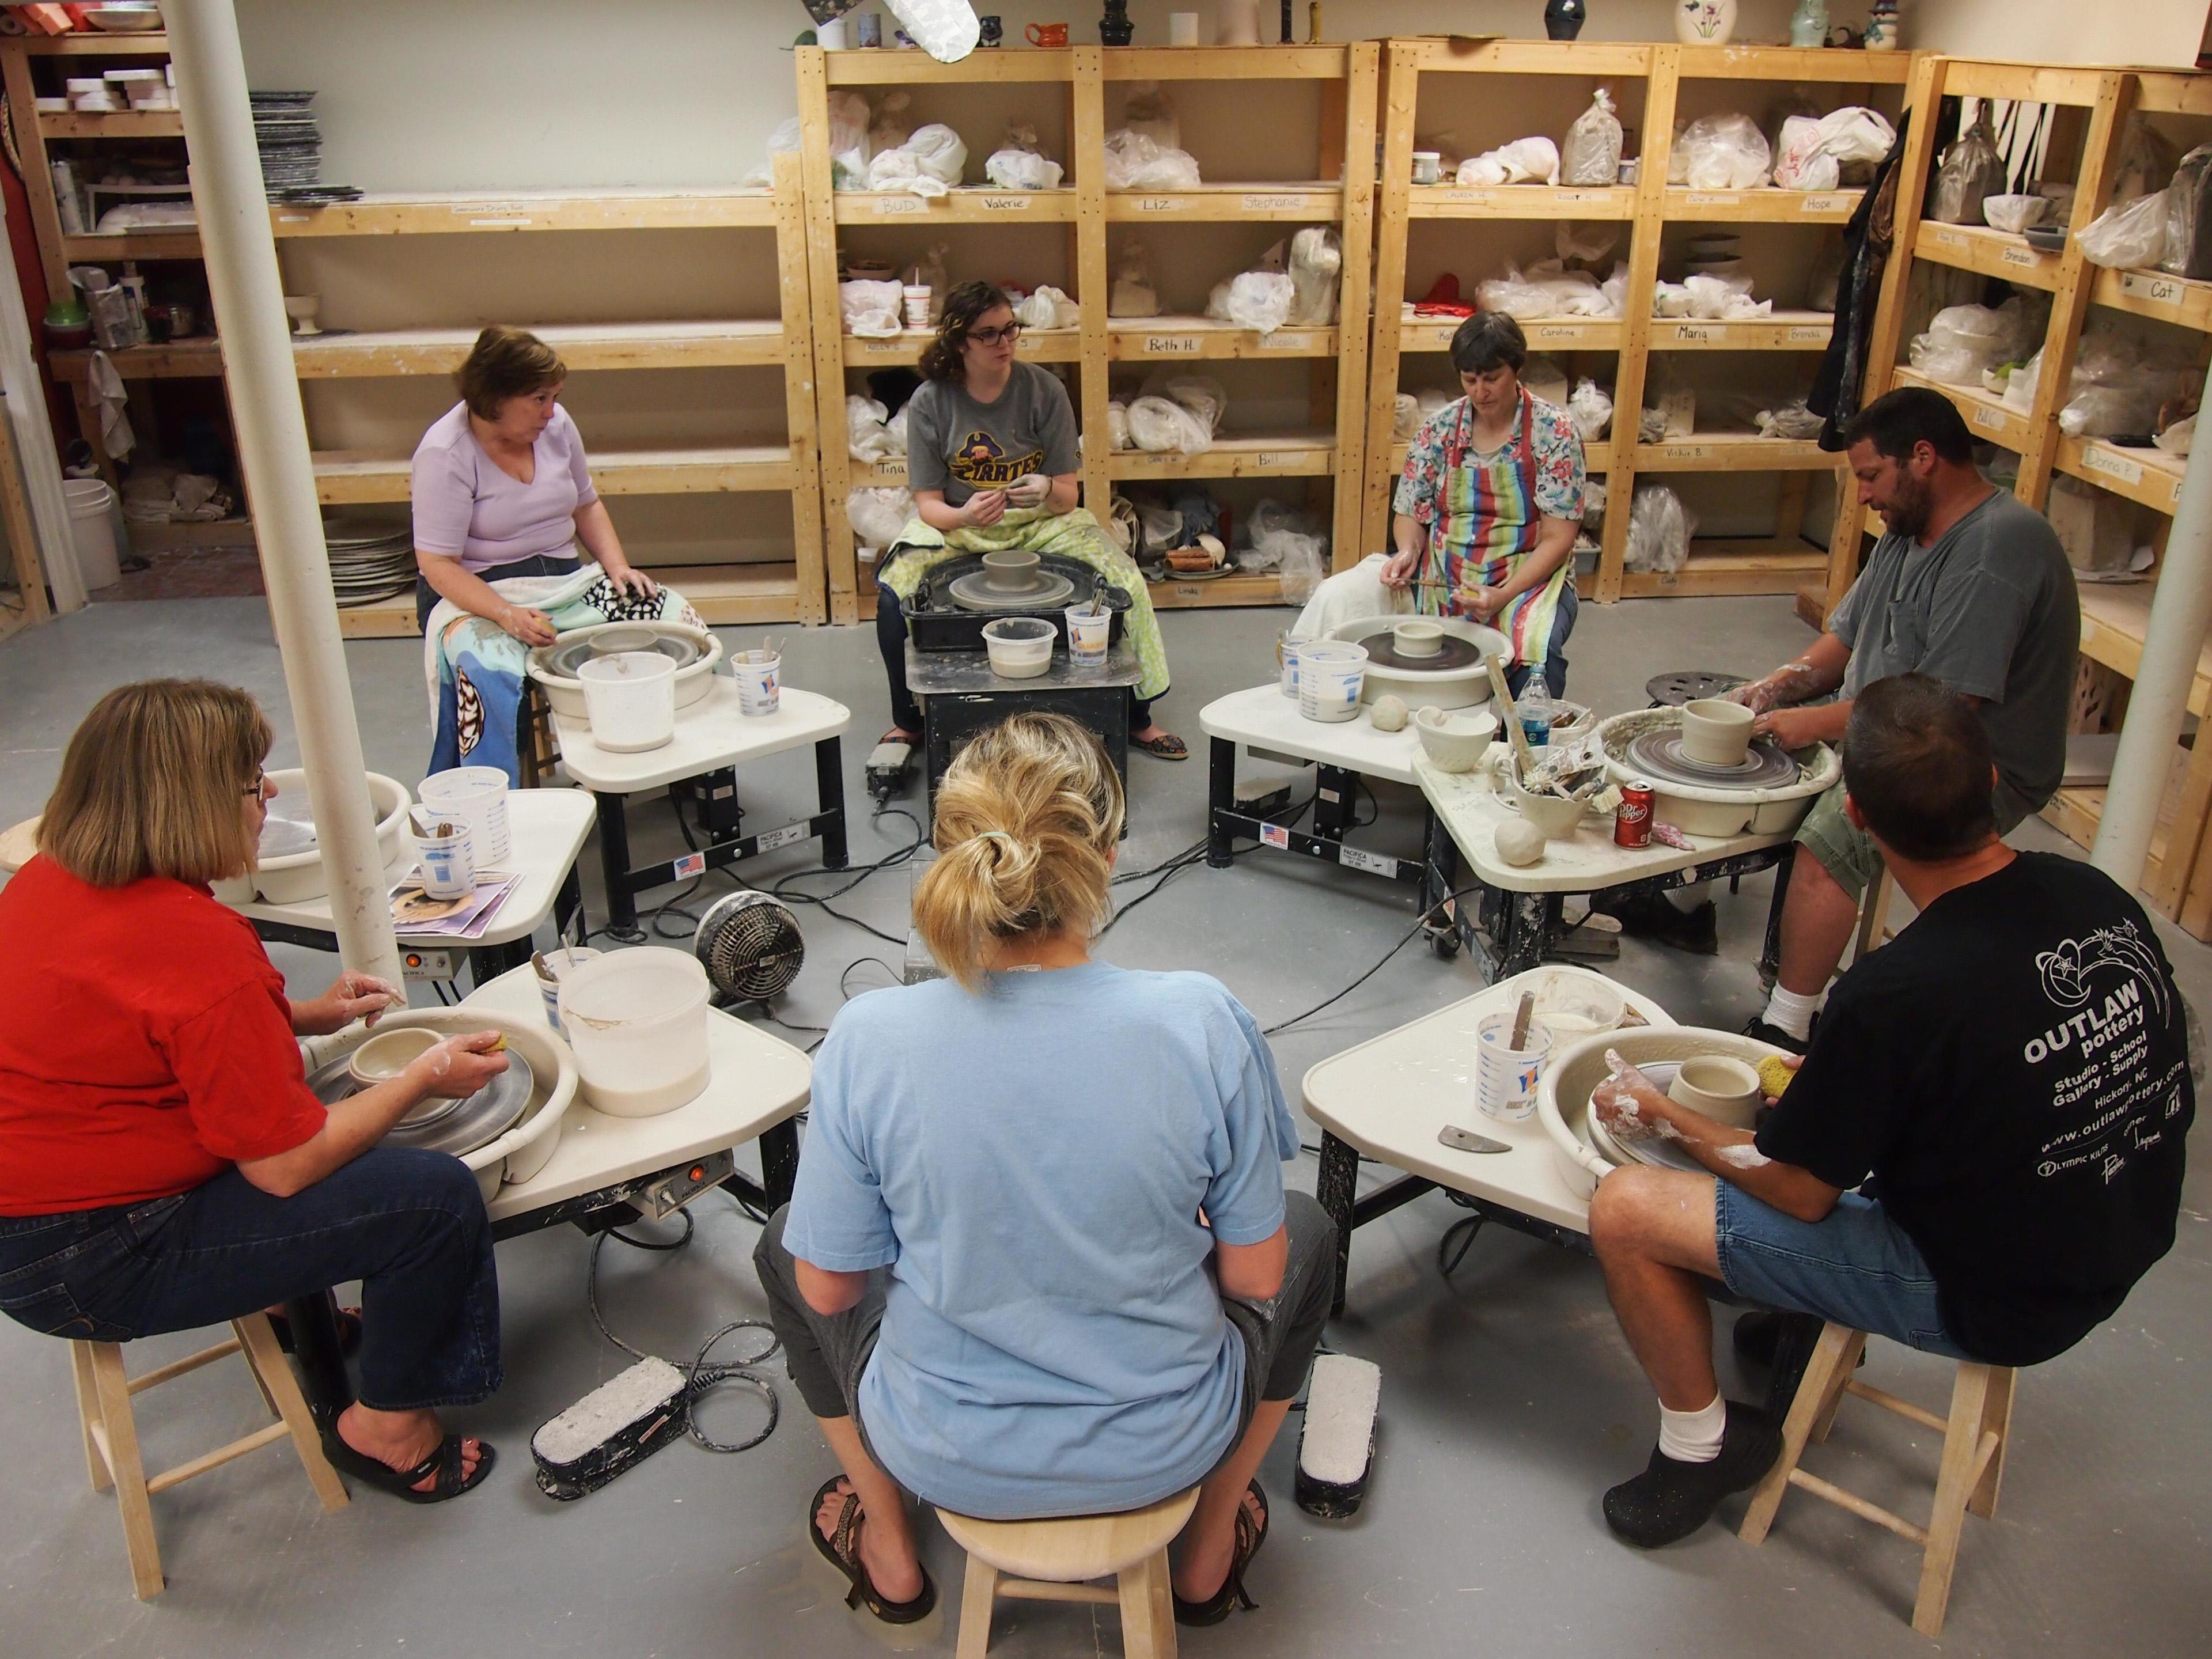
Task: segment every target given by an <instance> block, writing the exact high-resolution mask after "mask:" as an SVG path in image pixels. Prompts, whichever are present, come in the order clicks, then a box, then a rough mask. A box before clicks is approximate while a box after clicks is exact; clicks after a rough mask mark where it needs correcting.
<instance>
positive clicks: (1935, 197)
mask: <svg viewBox="0 0 2212 1659" xmlns="http://www.w3.org/2000/svg"><path fill="white" fill-rule="evenodd" d="M2005 182H2006V181H2005V164H2004V157H2003V156H2002V155H1998V154H1997V136H1996V131H1994V130H1993V129H1992V128H1991V127H1990V106H1989V105H1988V104H1986V103H1984V105H1983V106H1982V109H1981V113H1980V114H1979V115H1978V116H1977V117H1976V118H1975V119H1974V125H1972V126H1971V127H1969V128H1967V129H1966V131H1964V132H1962V133H1960V135H1959V138H1958V142H1956V143H1954V144H1953V145H1952V146H1951V148H1950V149H1947V150H1945V151H1944V152H1943V165H1942V167H1940V168H1938V169H1937V170H1936V184H1935V187H1934V188H1933V189H1932V190H1930V191H1929V193H1928V216H1929V218H1931V219H1935V220H1937V221H1939V222H1942V223H1943V224H1947V225H1978V224H1985V223H1987V222H1988V221H1987V220H1985V219H1984V217H1983V216H1982V203H1983V201H1984V198H1985V197H1991V196H2002V195H2003V194H2004V193H2005Z"/></svg>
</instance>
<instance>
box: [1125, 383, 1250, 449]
mask: <svg viewBox="0 0 2212 1659" xmlns="http://www.w3.org/2000/svg"><path fill="white" fill-rule="evenodd" d="M1144 392H1145V395H1146V397H1148V398H1166V399H1167V400H1168V401H1169V402H1170V403H1172V404H1175V405H1176V407H1177V408H1178V409H1181V410H1183V411H1184V412H1185V413H1187V414H1188V415H1189V416H1191V417H1192V418H1193V419H1194V420H1197V421H1199V422H1202V423H1203V424H1204V426H1205V428H1206V436H1207V437H1209V438H1211V437H1212V435H1214V434H1215V433H1217V432H1218V431H1220V430H1221V417H1222V416H1223V415H1225V414H1226V413H1227V412H1228V409H1229V392H1228V390H1227V388H1226V387H1225V386H1223V385H1222V384H1221V382H1220V381H1218V380H1215V379H1214V378H1213V377H1212V375H1210V374H1155V375H1153V376H1152V379H1150V380H1146V382H1145V386H1144Z"/></svg>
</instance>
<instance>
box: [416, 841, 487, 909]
mask: <svg viewBox="0 0 2212 1659" xmlns="http://www.w3.org/2000/svg"><path fill="white" fill-rule="evenodd" d="M440 827H441V828H442V829H449V830H451V831H452V833H451V834H450V835H443V836H440V835H428V836H423V835H418V836H416V837H415V857H416V861H417V862H419V863H420V864H421V865H422V891H423V894H424V896H426V897H429V898H434V899H453V898H459V897H461V896H463V895H465V894H466V893H468V892H469V891H471V890H472V889H473V888H474V887H475V886H476V880H477V865H476V860H475V858H474V857H473V856H472V855H471V850H470V846H469V831H468V829H467V827H466V826H465V825H464V824H459V823H447V824H441V826H440Z"/></svg>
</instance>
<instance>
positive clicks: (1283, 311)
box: [1206, 270, 1297, 334]
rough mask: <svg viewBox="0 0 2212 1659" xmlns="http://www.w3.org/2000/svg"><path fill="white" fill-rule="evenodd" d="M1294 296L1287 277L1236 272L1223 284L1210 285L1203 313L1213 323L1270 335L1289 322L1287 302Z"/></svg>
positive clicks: (1289, 312) (1255, 272) (1266, 273)
mask: <svg viewBox="0 0 2212 1659" xmlns="http://www.w3.org/2000/svg"><path fill="white" fill-rule="evenodd" d="M1296 298H1297V289H1296V288H1295V287H1294V286H1293V285H1292V284H1291V279H1290V278H1289V277H1288V276H1278V275H1277V274H1276V273H1275V272H1273V271H1272V270H1244V271H1239V272H1238V273H1237V275H1236V276H1232V277H1231V278H1230V279H1229V280H1228V281H1227V282H1225V283H1216V284H1214V289H1213V292H1212V295H1209V296H1208V297H1207V300H1206V315H1207V316H1209V317H1211V318H1212V319H1214V320H1215V321H1217V322H1224V323H1234V324H1236V325H1237V327H1239V328H1249V329H1255V330H1257V331H1259V332H1260V333H1261V334H1273V332H1274V331H1276V330H1277V329H1279V328H1280V327H1282V325H1284V324H1285V323H1287V322H1288V321H1290V319H1291V301H1293V300H1295V299H1296Z"/></svg>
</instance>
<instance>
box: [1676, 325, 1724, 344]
mask: <svg viewBox="0 0 2212 1659" xmlns="http://www.w3.org/2000/svg"><path fill="white" fill-rule="evenodd" d="M1664 337H1665V338H1667V339H1670V340H1672V341H1674V343H1675V344H1677V345H1711V343H1713V331H1712V330H1711V329H1710V328H1707V327H1706V326H1705V325H1704V324H1702V323H1677V324H1675V325H1674V327H1673V328H1672V329H1671V330H1668V331H1667V332H1666V334H1665V335H1664Z"/></svg>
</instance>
